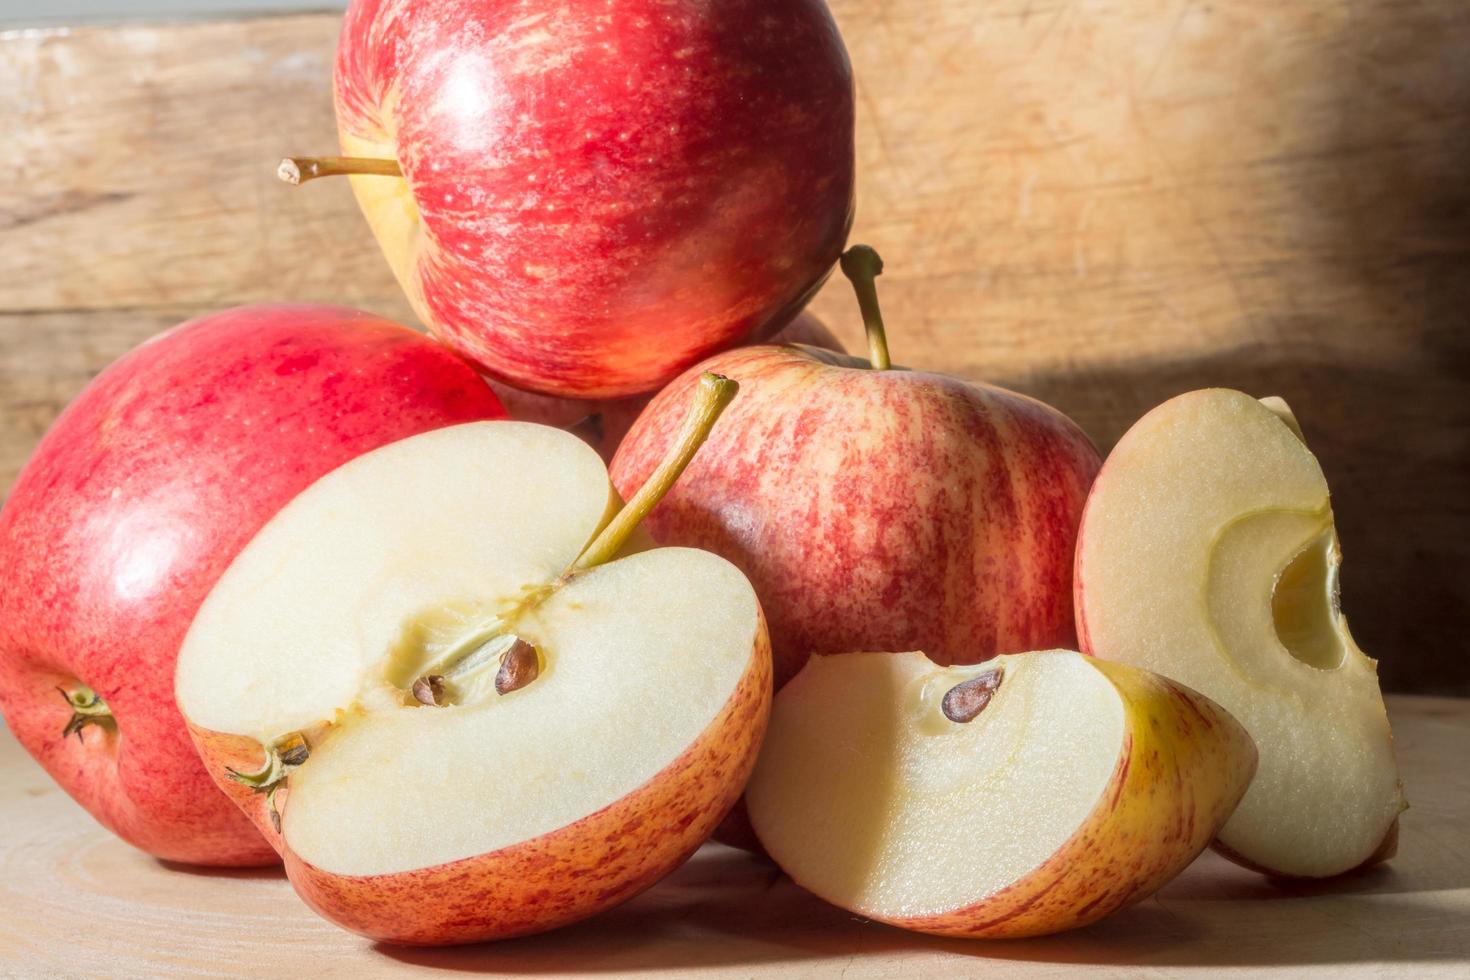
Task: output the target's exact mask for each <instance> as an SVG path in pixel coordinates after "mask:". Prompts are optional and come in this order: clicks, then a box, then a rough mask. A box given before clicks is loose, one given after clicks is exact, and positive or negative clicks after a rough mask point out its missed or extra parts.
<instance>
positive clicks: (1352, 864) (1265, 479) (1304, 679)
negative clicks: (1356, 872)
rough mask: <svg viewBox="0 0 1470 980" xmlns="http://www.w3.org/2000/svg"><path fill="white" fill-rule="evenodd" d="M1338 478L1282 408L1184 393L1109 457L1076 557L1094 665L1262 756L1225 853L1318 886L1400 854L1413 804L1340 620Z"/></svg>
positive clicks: (1233, 395)
mask: <svg viewBox="0 0 1470 980" xmlns="http://www.w3.org/2000/svg"><path fill="white" fill-rule="evenodd" d="M1339 561H1340V554H1339V550H1338V543H1337V532H1336V530H1335V529H1334V526H1333V520H1332V505H1331V501H1330V499H1329V497H1328V492H1327V481H1326V479H1325V478H1324V477H1323V475H1322V468H1321V466H1319V465H1318V463H1317V459H1316V457H1314V456H1313V455H1312V453H1311V451H1310V450H1309V449H1308V448H1307V445H1306V443H1305V441H1304V440H1303V438H1302V435H1301V428H1300V426H1298V425H1297V422H1296V419H1295V417H1294V416H1293V415H1292V414H1291V411H1290V409H1288V408H1287V407H1286V403H1285V402H1283V401H1281V400H1280V399H1278V398H1271V399H1265V400H1263V401H1257V400H1256V399H1254V398H1252V397H1250V396H1249V395H1245V394H1242V393H1241V392H1238V391H1228V390H1225V389H1209V390H1205V391H1195V392H1190V393H1189V394H1185V395H1180V396H1179V397H1177V398H1174V399H1172V400H1171V401H1167V402H1165V403H1164V404H1163V405H1161V406H1159V407H1158V408H1156V409H1154V410H1153V411H1152V412H1150V413H1149V414H1148V415H1146V416H1144V417H1143V419H1141V420H1140V421H1139V422H1138V423H1137V424H1136V425H1134V426H1133V428H1132V429H1130V430H1129V431H1128V432H1127V434H1126V435H1124V436H1123V438H1122V439H1121V440H1120V441H1119V442H1118V445H1117V447H1116V448H1115V449H1114V450H1113V452H1112V454H1111V455H1110V456H1109V457H1108V460H1107V463H1106V465H1105V466H1104V467H1103V470H1102V473H1101V474H1100V475H1099V476H1098V479H1097V484H1096V485H1095V486H1094V488H1093V490H1092V495H1091V497H1090V498H1089V500H1088V503H1087V510H1086V515H1085V516H1084V518H1083V521H1082V530H1081V533H1080V537H1079V540H1078V545H1077V574H1076V589H1077V631H1078V634H1079V637H1080V639H1081V643H1082V649H1083V650H1085V651H1086V652H1088V653H1091V654H1094V655H1095V656H1098V657H1102V658H1105V659H1108V660H1114V661H1118V662H1122V663H1129V664H1135V665H1137V666H1140V667H1146V668H1148V669H1149V670H1154V671H1158V672H1160V673H1163V674H1167V675H1168V676H1170V677H1173V678H1175V679H1176V680H1178V681H1180V682H1181V683H1183V684H1187V685H1189V686H1190V687H1193V688H1195V689H1197V690H1199V691H1202V692H1203V693H1204V694H1206V695H1208V696H1209V697H1211V698H1213V699H1214V700H1216V701H1218V702H1219V703H1220V704H1222V705H1224V706H1225V708H1226V709H1227V710H1229V711H1230V712H1231V713H1232V714H1234V715H1235V716H1236V717H1237V718H1239V719H1240V721H1241V723H1242V724H1243V725H1245V727H1246V729H1247V730H1249V731H1250V733H1251V736H1252V737H1253V738H1254V739H1255V741H1256V745H1257V746H1258V747H1259V749H1260V753H1261V767H1260V773H1259V774H1258V775H1257V776H1256V780H1255V782H1254V783H1253V784H1252V785H1251V788H1250V791H1249V792H1247V793H1246V795H1245V799H1244V800H1243V801H1242V802H1241V804H1240V808H1239V809H1238V810H1237V811H1236V812H1235V815H1234V816H1233V817H1232V818H1231V819H1230V822H1229V823H1227V824H1226V825H1225V827H1224V829H1223V830H1222V831H1221V833H1220V837H1219V845H1220V850H1221V851H1222V852H1224V853H1225V854H1227V855H1228V856H1231V857H1233V858H1235V859H1236V860H1238V861H1240V862H1241V863H1244V864H1246V865H1248V866H1251V867H1255V868H1257V869H1259V870H1261V871H1264V872H1266V873H1267V874H1271V875H1277V876H1288V877H1305V878H1320V877H1326V876H1329V875H1334V874H1338V873H1340V872H1343V871H1348V870H1351V869H1353V868H1356V867H1359V866H1361V865H1363V864H1365V863H1371V862H1373V861H1377V860H1382V859H1385V858H1387V857H1391V856H1392V854H1393V852H1394V844H1395V842H1396V841H1397V837H1398V833H1397V831H1398V815H1399V813H1400V811H1402V810H1403V809H1404V807H1405V803H1404V797H1403V787H1402V785H1401V784H1400V782H1399V776H1398V767H1397V765H1396V764H1395V762H1394V756H1393V738H1392V734H1391V732H1390V730H1389V724H1388V713H1387V711H1386V709H1385V708H1384V704H1383V696H1382V695H1381V694H1380V693H1379V690H1378V674H1377V667H1376V664H1375V663H1374V661H1372V660H1370V659H1369V658H1368V657H1366V656H1364V654H1363V653H1362V651H1360V650H1359V649H1358V647H1357V646H1356V644H1354V643H1353V639H1352V636H1351V635H1350V634H1349V633H1348V629H1347V623H1346V621H1345V620H1344V619H1343V616H1342V613H1341V611H1340V609H1339V607H1338V592H1337V570H1338V563H1339Z"/></svg>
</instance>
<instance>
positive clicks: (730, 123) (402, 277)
mask: <svg viewBox="0 0 1470 980" xmlns="http://www.w3.org/2000/svg"><path fill="white" fill-rule="evenodd" d="M336 104H337V119H338V129H339V135H340V138H341V143H342V147H343V152H345V153H347V154H349V155H355V156H376V157H393V158H395V159H396V160H397V161H398V162H399V164H400V167H401V168H402V171H403V173H404V175H405V178H406V180H399V179H396V178H385V177H354V178H352V183H353V187H354V190H355V191H356V193H357V195H358V200H359V203H360V204H361V205H362V208H363V211H364V214H365V215H366V217H367V219H368V221H369V223H370V224H372V226H373V228H374V231H375V233H376V234H377V236H378V239H379V242H380V244H381V245H382V247H383V250H384V253H385V255H386V256H387V258H388V260H389V263H390V265H392V266H393V268H394V270H395V273H396V274H397V276H398V279H399V282H400V283H401V284H402V285H403V286H404V288H405V291H406V293H407V295H408V297H409V299H410V301H411V302H412V303H413V305H414V308H415V310H416V311H417V312H418V314H419V316H420V317H421V318H422V319H423V321H424V323H425V324H427V325H428V326H429V328H430V330H431V331H433V332H434V333H435V334H436V335H437V336H439V337H440V338H441V339H443V340H444V341H446V342H447V343H449V344H450V345H451V346H452V347H454V348H455V349H456V350H458V351H460V352H461V353H463V354H464V355H466V356H467V357H469V358H470V359H471V360H473V361H475V362H476V363H478V364H479V365H481V366H482V367H483V368H484V370H485V371H486V372H487V373H488V374H490V375H492V376H493V377H496V378H497V379H499V380H502V381H506V382H508V383H510V384H512V385H514V386H516V387H518V388H522V389H526V390H530V391H537V392H541V393H544V394H551V395H559V396H563V397H577V398H584V399H590V398H619V397H625V396H628V395H635V394H640V393H645V392H648V391H652V390H654V389H655V388H657V387H658V386H659V385H661V384H663V383H664V382H666V381H668V380H669V379H671V378H673V377H674V376H675V375H676V374H678V373H679V372H680V371H682V370H683V369H684V368H686V367H688V366H689V365H691V364H693V363H694V362H695V361H698V360H699V359H701V358H702V357H705V356H707V355H709V354H712V353H714V352H715V351H718V350H722V349H725V348H728V347H731V346H734V345H735V344H737V343H739V342H741V341H742V340H745V339H747V338H757V339H758V338H759V337H762V336H766V335H769V334H770V333H771V332H772V331H774V330H775V329H777V328H779V327H780V326H781V325H782V324H783V323H784V322H786V321H787V320H789V319H790V318H791V317H792V316H793V315H794V314H795V313H796V311H797V310H799V309H800V308H801V306H802V305H803V304H804V303H805V301H806V299H807V298H808V297H809V296H810V295H811V294H812V293H813V292H814V291H815V289H816V287H817V286H818V285H820V283H821V281H822V280H823V279H824V278H825V277H826V275H827V274H828V273H829V272H830V270H831V268H832V266H833V263H834V262H835V261H836V260H837V257H838V255H839V254H840V253H841V250H842V246H843V243H844V241H845V239H846V235H847V229H848V226H849V224H850V223H851V216H852V202H853V172H854V149H853V115H854V110H853V86H852V71H851V66H850V65H849V63H848V59H847V54H846V51H845V50H844V48H843V46H842V41H841V38H840V37H839V36H838V33H837V29H836V27H835V25H834V24H833V21H832V19H831V15H830V14H829V13H828V11H827V8H826V5H825V4H824V3H822V2H821V0H722V2H720V3H709V2H707V0H609V2H604V3H595V4H594V3H571V4H569V3H561V2H554V0H530V2H521V3H508V2H504V0H399V2H392V0H356V2H354V3H353V4H352V5H351V7H350V8H349V10H348V12H347V17H346V20H345V23H344V25H343V30H342V34H341V39H340V42H339V46H338V54H337V66H336Z"/></svg>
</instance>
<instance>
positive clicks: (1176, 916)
mask: <svg viewBox="0 0 1470 980" xmlns="http://www.w3.org/2000/svg"><path fill="white" fill-rule="evenodd" d="M1393 874H1394V873H1393V872H1392V871H1391V870H1388V869H1383V870H1379V871H1374V872H1370V873H1368V874H1364V875H1359V876H1356V877H1353V878H1349V879H1344V880H1339V881H1337V882H1334V883H1332V884H1331V885H1317V886H1314V887H1313V888H1311V889H1308V890H1307V891H1305V892H1303V891H1300V890H1298V889H1293V888H1283V887H1280V886H1276V885H1272V884H1269V883H1266V882H1264V881H1263V880H1262V879H1259V878H1258V877H1257V876H1256V875H1253V874H1250V873H1249V872H1245V871H1243V870H1242V869H1239V868H1235V867H1234V866H1231V865H1228V864H1226V863H1225V862H1224V861H1223V860H1222V859H1219V858H1215V857H1213V856H1207V857H1206V858H1205V859H1204V860H1203V861H1202V862H1201V864H1200V865H1197V866H1196V867H1195V868H1194V869H1192V870H1191V872H1190V874H1189V875H1188V876H1187V881H1188V882H1189V883H1190V885H1191V890H1190V891H1189V892H1188V893H1181V894H1179V895H1175V894H1173V892H1174V891H1177V890H1178V885H1177V884H1176V885H1175V886H1171V888H1170V889H1166V890H1165V891H1164V892H1162V893H1160V895H1159V896H1158V897H1157V898H1154V899H1150V900H1147V901H1145V902H1143V903H1140V904H1139V905H1136V906H1133V907H1132V908H1130V909H1126V910H1124V911H1122V912H1120V913H1117V914H1115V915H1113V916H1111V917H1109V918H1108V919H1106V920H1105V921H1103V922H1101V923H1098V924H1097V925H1094V926H1091V927H1088V928H1086V929H1082V930H1079V931H1076V932H1071V933H1065V934H1062V935H1057V936H1049V937H1043V938H1038V939H1023V940H997V941H989V942H987V941H976V940H963V939H944V938H940V937H935V936H925V935H920V934H917V933H911V932H905V931H903V930H900V929H896V928H892V927H889V926H885V925H881V924H878V923H874V922H870V921H868V920H866V919H863V918H861V917H859V916H854V915H852V914H851V913H848V912H844V911H842V910H841V909H837V908H834V907H832V906H829V905H826V904H824V903H823V902H821V901H820V900H819V899H817V898H815V897H814V896H812V895H810V894H808V893H806V892H804V891H802V890H801V889H800V888H798V887H797V886H796V885H794V884H793V883H792V882H791V881H790V879H788V878H786V877H785V876H783V875H782V874H781V873H780V872H779V871H777V870H776V869H775V868H774V867H770V866H768V865H765V864H764V862H760V861H758V860H757V859H755V858H752V857H750V856H748V855H745V854H741V853H738V852H735V851H729V850H725V849H721V850H720V851H719V852H718V854H717V855H716V854H712V853H711V854H704V855H701V857H700V858H699V859H698V860H696V861H695V862H691V864H689V865H686V866H685V868H683V869H682V870H680V871H679V872H677V873H676V874H675V875H673V876H671V877H669V878H667V879H665V880H664V882H662V883H661V884H660V885H659V886H658V887H657V888H655V889H653V890H652V891H650V892H648V893H646V894H645V895H644V896H643V897H641V898H639V899H637V900H635V901H634V902H632V903H629V904H628V905H624V906H620V907H619V908H616V909H613V910H612V911H610V912H607V913H604V914H603V915H601V916H598V917H597V918H594V919H591V920H588V921H587V922H583V923H580V924H577V925H573V926H569V927H567V928H565V929H561V930H557V931H556V932H553V933H547V934H544V935H541V936H530V937H527V938H524V939H511V940H505V941H502V942H498V943H487V944H481V945H476V946H463V947H455V948H440V949H432V948H411V947H402V946H391V945H387V944H381V943H380V944H376V945H375V946H374V949H375V950H376V951H377V952H378V953H380V954H381V955H383V956H386V957H390V958H392V959H394V960H398V961H400V962H404V963H410V964H414V965H417V966H422V967H430V968H433V969H437V970H442V971H447V972H462V973H504V974H517V975H532V976H535V975H548V976H550V975H566V974H572V973H579V974H580V973H590V974H596V973H597V972H600V971H606V972H612V971H639V970H649V971H654V970H658V971H673V972H674V973H677V972H679V971H681V970H682V971H695V970H698V969H710V968H714V967H720V966H748V967H750V968H752V969H754V968H757V967H776V966H778V965H786V966H787V967H788V970H789V969H790V968H792V967H794V968H796V969H797V970H799V969H800V964H801V963H802V962H803V961H811V962H812V963H814V964H818V963H820V964H822V965H824V966H825V965H827V964H830V963H832V962H833V958H834V957H838V956H841V955H852V954H853V953H854V951H856V955H857V956H860V957H873V958H874V959H875V960H882V961H885V962H888V963H895V962H899V961H901V959H902V957H904V956H905V955H909V956H912V957H913V962H914V964H915V967H916V968H917V967H918V965H919V964H925V965H932V964H933V963H934V962H935V961H934V960H932V959H927V958H926V957H928V956H929V955H930V954H934V953H944V954H948V955H951V956H964V957H967V958H972V959H974V960H976V961H981V960H985V959H1002V960H1016V961H1023V962H1030V963H1036V964H1038V965H1040V964H1048V963H1058V964H1097V965H1112V966H1119V965H1122V964H1133V965H1136V966H1138V967H1143V966H1149V967H1186V966H1203V967H1215V968H1221V969H1223V968H1226V967H1257V968H1259V967H1265V966H1272V965H1285V966H1308V965H1314V964H1332V963H1354V962H1360V961H1367V960H1371V961H1378V962H1383V961H1387V962H1393V963H1405V964H1408V963H1416V962H1417V963H1426V962H1434V961H1445V960H1453V959H1455V958H1457V957H1460V956H1464V955H1465V953H1466V952H1467V946H1470V937H1466V936H1465V935H1462V936H1461V937H1460V942H1459V944H1458V946H1457V944H1456V943H1455V942H1453V941H1447V942H1444V943H1442V944H1437V945H1436V946H1435V947H1434V948H1426V947H1425V946H1424V945H1422V944H1406V943H1397V942H1394V941H1392V938H1391V937H1393V936H1395V935H1396V934H1398V933H1399V932H1400V930H1403V929H1407V930H1409V931H1410V932H1412V931H1414V930H1415V929H1418V928H1421V927H1422V924H1423V923H1424V922H1425V921H1426V920H1433V919H1434V918H1435V917H1436V916H1437V915H1441V914H1443V913H1442V911H1441V910H1439V909H1438V907H1437V906H1436V905H1435V904H1434V902H1433V900H1432V898H1426V896H1424V895H1422V894H1421V895H1416V896H1415V897H1414V898H1413V899H1412V900H1407V899H1406V898H1405V897H1404V896H1400V897H1399V898H1398V899H1396V900H1395V901H1394V902H1392V903H1388V902H1381V901H1380V902H1376V903H1373V905H1372V907H1373V908H1374V909H1376V910H1379V911H1381V912H1382V914H1383V916H1384V918H1382V919H1380V920H1378V921H1377V922H1375V926H1374V928H1373V929H1372V930H1358V931H1356V932H1355V933H1354V934H1352V935H1344V934H1343V932H1342V930H1341V928H1340V922H1341V921H1342V920H1341V919H1340V918H1339V916H1340V915H1341V916H1351V915H1353V913H1354V906H1358V905H1361V906H1362V907H1363V909H1366V908H1367V907H1368V905H1369V902H1370V899H1369V897H1368V895H1369V894H1370V893H1373V892H1377V891H1381V890H1383V889H1385V888H1390V889H1391V887H1392V879H1393ZM1183 883H1184V881H1183V880H1181V882H1180V883H1179V884H1183ZM1307 894H1311V895H1314V896H1315V898H1316V900H1315V901H1298V899H1299V898H1302V897H1303V896H1304V895H1307ZM1324 896H1326V897H1327V900H1328V901H1329V902H1330V904H1331V907H1332V912H1331V913H1324V912H1323V905H1322V900H1323V898H1324ZM676 910H677V915H671V914H670V913H671V912H674V911H676ZM1358 912H1359V914H1361V912H1362V910H1361V909H1359V910H1358ZM696 937H697V938H696ZM782 975H783V976H785V975H800V973H799V972H798V973H790V972H787V973H783V974H782ZM895 975H897V974H895ZM924 975H928V974H927V972H926V973H925V974H924Z"/></svg>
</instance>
